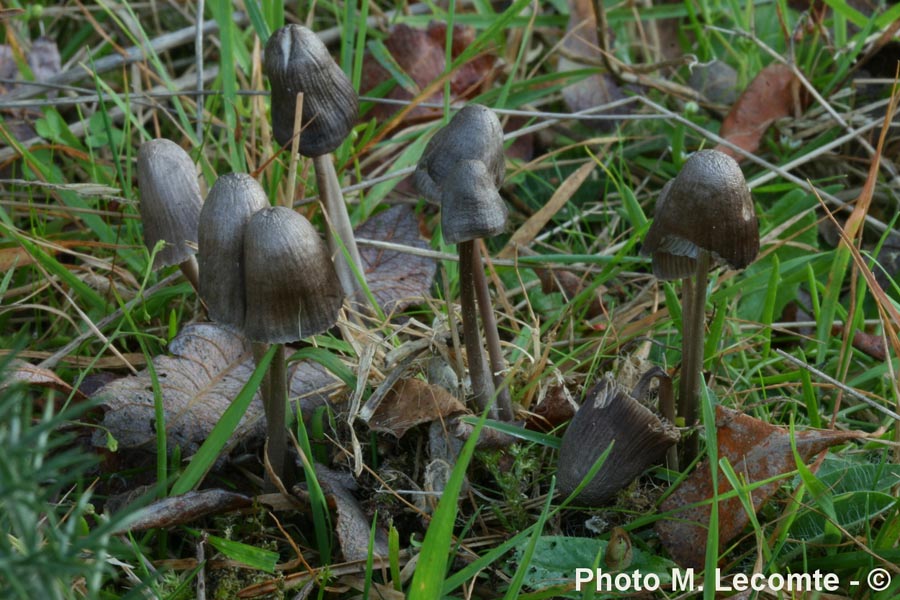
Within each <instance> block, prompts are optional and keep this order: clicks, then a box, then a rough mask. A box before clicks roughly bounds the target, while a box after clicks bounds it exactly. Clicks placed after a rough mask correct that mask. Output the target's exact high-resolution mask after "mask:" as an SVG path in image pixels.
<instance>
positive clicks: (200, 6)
mask: <svg viewBox="0 0 900 600" xmlns="http://www.w3.org/2000/svg"><path fill="white" fill-rule="evenodd" d="M205 4H206V0H197V23H196V24H195V26H194V28H195V29H196V30H197V31H196V35H195V37H194V55H195V56H194V59H195V63H194V64H195V69H196V71H197V91H198V92H199V93H198V94H197V140H198V141H201V142H202V140H203V24H202V22H203V11H204V7H205Z"/></svg>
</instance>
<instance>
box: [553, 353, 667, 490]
mask: <svg viewBox="0 0 900 600" xmlns="http://www.w3.org/2000/svg"><path fill="white" fill-rule="evenodd" d="M657 377H658V378H661V379H663V378H667V377H668V376H667V375H666V374H665V372H664V371H663V370H662V369H660V368H658V367H657V368H655V369H651V370H650V371H648V372H647V373H645V374H644V375H643V376H642V377H641V381H640V382H638V385H637V387H636V388H635V390H634V391H633V392H632V393H631V394H629V393H628V392H627V391H625V389H623V388H622V387H621V386H620V385H619V384H618V383H616V381H615V379H613V378H612V376H611V375H609V374H607V375H606V376H605V377H604V378H603V379H602V380H601V381H600V383H598V384H597V385H596V386H594V388H593V389H591V391H590V392H588V395H587V397H586V399H585V401H584V402H583V403H582V405H581V407H579V409H578V411H577V412H576V413H575V416H574V417H572V421H571V423H569V427H568V428H567V429H566V432H565V433H564V434H563V437H562V444H561V446H560V449H559V469H558V473H557V481H558V483H559V491H560V492H561V493H562V494H564V495H566V496H567V495H569V494H571V493H573V492H574V491H575V490H576V489H577V488H578V486H579V485H581V483H582V481H583V480H584V479H585V477H586V476H587V475H588V474H589V473H590V470H591V468H592V467H593V465H594V463H595V462H597V459H599V458H600V456H601V455H602V454H603V453H604V452H606V449H607V448H608V447H609V445H610V444H613V446H612V449H611V450H610V452H609V455H608V456H607V457H606V460H605V462H604V463H603V465H602V466H601V467H600V469H599V470H598V471H597V473H596V474H595V475H594V477H593V479H591V480H590V481H588V482H586V483H585V485H584V487H583V488H582V489H581V491H580V492H579V493H578V496H577V497H576V500H577V501H578V502H579V503H581V504H583V505H585V506H601V505H603V504H605V503H606V502H608V501H609V500H611V499H612V498H613V497H614V496H615V495H616V494H617V493H618V492H619V491H620V490H622V489H624V488H625V487H626V486H628V485H629V484H630V483H631V482H632V481H634V479H635V478H637V477H638V476H639V475H640V474H641V473H643V472H644V471H646V470H647V468H648V467H650V466H652V465H654V464H657V463H659V462H661V461H662V459H663V458H664V457H665V455H666V451H667V449H668V448H669V447H670V446H672V445H673V444H675V443H676V442H677V441H678V438H679V434H678V429H676V428H675V426H674V425H673V424H672V423H670V422H668V421H661V420H660V419H659V418H658V417H657V416H656V415H655V414H653V412H651V411H650V410H649V409H648V408H646V407H645V406H643V405H642V404H641V403H640V402H638V401H637V400H636V399H635V396H640V395H642V394H641V392H640V390H641V389H642V388H644V387H645V386H647V385H649V382H650V380H651V379H653V378H657Z"/></svg>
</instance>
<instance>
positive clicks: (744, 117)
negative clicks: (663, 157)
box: [716, 63, 805, 162]
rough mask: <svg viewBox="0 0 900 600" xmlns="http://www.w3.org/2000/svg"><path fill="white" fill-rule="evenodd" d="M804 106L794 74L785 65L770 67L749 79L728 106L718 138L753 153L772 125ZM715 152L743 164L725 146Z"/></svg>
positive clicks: (772, 65)
mask: <svg viewBox="0 0 900 600" xmlns="http://www.w3.org/2000/svg"><path fill="white" fill-rule="evenodd" d="M804 106H805V99H804V94H803V93H802V88H801V86H800V80H799V79H798V78H797V76H796V75H795V74H794V71H793V70H792V69H791V68H790V67H789V66H787V65H783V64H781V63H772V64H770V65H769V66H767V67H765V68H764V69H763V70H762V71H760V72H759V73H758V74H757V75H756V77H754V78H753V81H751V82H750V85H748V86H747V89H746V90H744V93H742V94H741V96H740V97H739V98H738V99H737V102H735V103H734V105H732V107H731V110H730V111H729V112H728V115H726V117H725V120H724V121H723V122H722V128H721V129H720V130H719V135H720V136H721V137H723V138H725V139H726V140H728V141H729V142H731V143H732V144H735V145H736V146H738V147H740V148H742V149H744V150H746V151H747V152H750V153H753V152H756V150H757V149H758V148H759V144H760V141H761V140H762V137H763V135H764V134H765V133H766V130H768V129H769V126H770V125H772V123H774V122H775V121H776V120H778V119H781V118H783V117H788V116H791V115H793V114H798V113H799V112H800V111H801V110H802V109H803V107H804ZM716 150H719V151H721V152H724V153H725V154H727V155H729V156H731V157H732V158H734V159H735V160H736V161H738V162H740V161H741V160H743V156H742V155H740V154H738V153H737V152H735V151H734V150H731V149H730V148H728V147H727V146H724V145H721V144H720V145H718V146H716Z"/></svg>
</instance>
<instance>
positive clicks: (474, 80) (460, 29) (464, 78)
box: [360, 22, 496, 121]
mask: <svg viewBox="0 0 900 600" xmlns="http://www.w3.org/2000/svg"><path fill="white" fill-rule="evenodd" d="M446 35H447V25H446V24H445V23H438V22H432V23H430V24H429V25H428V28H427V29H416V28H413V27H410V26H408V25H404V24H402V23H401V24H398V25H395V26H394V27H393V28H391V31H390V34H389V35H388V37H387V38H386V39H385V40H384V45H385V47H386V48H387V50H388V52H389V53H390V55H391V57H392V58H393V60H394V62H395V63H396V64H395V68H399V69H401V70H402V71H403V72H404V73H405V74H406V75H408V76H409V78H410V79H411V80H412V81H413V82H414V83H415V84H416V87H415V88H413V89H407V88H404V87H403V86H401V85H400V84H399V83H397V85H395V86H394V87H393V88H392V89H391V90H390V91H389V92H388V93H387V94H386V95H385V97H386V98H391V99H393V100H412V99H413V98H414V97H416V96H418V95H419V93H420V92H421V90H422V89H423V88H425V87H426V86H428V84H430V83H432V82H433V81H434V80H436V79H438V78H439V77H440V76H441V75H443V74H444V70H445V69H446V60H445V56H446V55H445V52H444V43H445V39H446ZM474 40H475V30H474V29H472V28H471V27H465V26H462V25H456V26H454V27H453V41H452V48H451V52H450V53H451V56H452V57H453V58H454V59H455V58H456V57H457V56H459V54H460V53H462V52H463V50H465V49H466V48H467V47H468V46H470V45H471V44H472V42H473V41H474ZM495 60H496V59H495V58H494V57H493V56H491V55H489V54H482V55H480V56H476V57H475V58H473V59H472V60H470V61H469V62H467V63H466V64H464V65H462V66H461V67H460V68H459V69H457V70H456V72H454V73H453V75H452V76H451V77H450V94H451V99H450V101H451V102H455V101H457V100H463V99H466V98H471V97H473V96H475V95H477V94H478V93H479V92H480V90H481V88H482V86H483V85H484V84H485V83H486V81H487V78H488V76H489V75H490V72H491V68H492V67H493V66H494V62H495ZM362 73H363V76H362V82H361V83H360V89H361V90H364V91H363V95H370V94H371V92H372V91H373V90H374V89H375V88H376V87H378V86H379V85H381V84H383V83H385V82H388V81H392V80H393V79H394V78H393V76H392V75H391V73H390V72H389V71H388V70H387V69H386V68H385V67H384V66H382V64H381V63H380V62H379V61H378V60H377V59H376V58H375V57H374V56H373V55H372V54H371V53H367V54H366V56H365V59H364V61H363V69H362ZM441 96H442V93H441V92H437V93H435V94H433V95H431V96H430V97H428V98H423V99H422V100H423V101H425V102H440V101H441V99H442V98H441ZM399 108H400V107H399V106H397V105H393V104H380V103H377V104H376V105H375V106H374V108H373V109H372V111H371V112H370V113H369V115H370V116H372V117H374V118H375V119H376V120H377V121H383V120H386V119H388V118H389V117H390V116H391V115H393V114H394V113H396V112H397V111H398V110H399ZM435 112H436V111H435V110H434V109H426V108H422V107H416V108H414V109H413V110H412V111H410V113H409V114H408V115H406V118H407V119H411V118H415V117H421V116H423V115H427V114H433V113H435Z"/></svg>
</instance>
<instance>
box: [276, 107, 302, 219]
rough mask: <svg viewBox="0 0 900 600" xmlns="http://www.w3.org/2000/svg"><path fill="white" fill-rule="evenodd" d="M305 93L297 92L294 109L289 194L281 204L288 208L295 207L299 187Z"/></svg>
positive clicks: (283, 198)
mask: <svg viewBox="0 0 900 600" xmlns="http://www.w3.org/2000/svg"><path fill="white" fill-rule="evenodd" d="M302 128H303V92H297V104H295V108H294V137H293V139H291V166H290V167H289V170H288V187H287V194H285V195H284V197H282V199H281V202H282V204H283V205H284V206H286V207H288V208H293V207H294V188H295V187H296V186H297V162H298V161H299V160H300V136H301V135H303V131H302Z"/></svg>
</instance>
